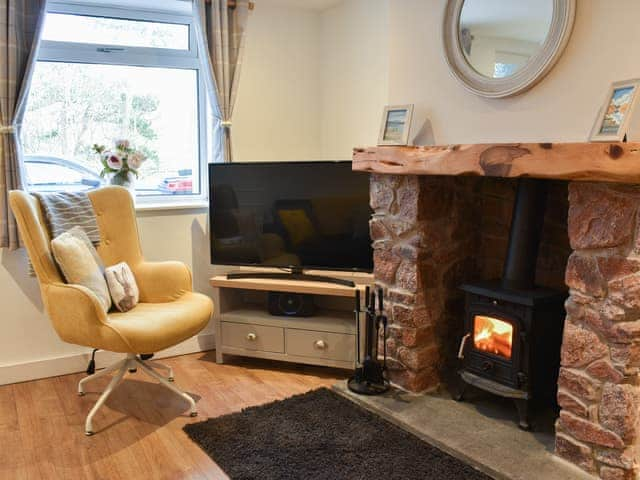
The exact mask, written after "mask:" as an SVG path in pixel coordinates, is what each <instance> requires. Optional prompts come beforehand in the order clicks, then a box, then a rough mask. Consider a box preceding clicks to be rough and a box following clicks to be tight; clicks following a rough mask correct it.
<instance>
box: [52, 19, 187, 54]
mask: <svg viewBox="0 0 640 480" xmlns="http://www.w3.org/2000/svg"><path fill="white" fill-rule="evenodd" d="M42 39H43V40H50V41H56V42H74V43H89V44H98V45H119V46H128V47H151V48H169V49H174V50H188V49H189V26H188V25H181V24H174V23H158V22H146V21H140V20H125V19H120V18H102V17H91V16H84V15H70V14H63V13H48V14H47V16H46V19H45V22H44V28H43V31H42Z"/></svg>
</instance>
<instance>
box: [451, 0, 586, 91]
mask: <svg viewBox="0 0 640 480" xmlns="http://www.w3.org/2000/svg"><path fill="white" fill-rule="evenodd" d="M464 2H465V0H448V1H447V6H446V8H445V12H444V20H443V28H442V41H443V45H444V54H445V58H446V60H447V64H448V65H449V68H450V70H451V73H452V74H453V76H454V77H456V78H457V79H458V80H459V81H460V82H461V83H462V85H463V86H464V87H465V88H466V89H467V90H469V91H471V92H473V93H475V94H476V95H480V96H482V97H487V98H504V97H510V96H513V95H517V94H519V93H522V92H524V91H526V90H528V89H530V88H531V87H533V86H534V85H535V84H536V83H538V82H539V81H540V80H542V79H543V78H544V77H545V75H547V73H549V71H550V70H551V68H552V67H553V66H554V65H555V63H556V62H557V61H558V59H559V58H560V56H561V55H562V52H563V51H564V48H565V47H566V45H567V42H568V41H569V37H570V36H571V30H572V29H573V22H574V19H575V13H576V0H553V17H552V19H551V25H550V26H549V33H548V34H547V38H546V39H545V41H544V43H543V44H542V46H541V47H540V50H539V51H538V53H536V54H535V55H534V56H533V57H532V58H531V59H530V60H529V61H528V62H527V63H526V64H525V65H524V66H523V67H522V68H521V69H520V70H518V71H517V72H516V73H514V74H513V75H511V76H509V77H505V78H488V77H485V76H484V75H482V74H480V73H478V72H477V71H476V70H475V69H474V68H473V67H472V66H471V65H470V64H469V62H468V61H467V58H466V57H465V55H464V52H463V50H462V45H461V44H460V35H459V31H458V29H459V24H460V14H461V12H462V7H463V6H464Z"/></svg>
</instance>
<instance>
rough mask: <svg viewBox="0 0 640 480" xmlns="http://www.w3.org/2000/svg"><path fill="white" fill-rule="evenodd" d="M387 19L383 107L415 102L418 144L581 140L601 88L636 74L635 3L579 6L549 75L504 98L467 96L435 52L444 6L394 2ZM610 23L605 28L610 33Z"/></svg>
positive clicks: (423, 0)
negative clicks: (386, 95) (386, 98)
mask: <svg viewBox="0 0 640 480" xmlns="http://www.w3.org/2000/svg"><path fill="white" fill-rule="evenodd" d="M392 3H393V8H392V9H391V19H390V39H391V42H390V52H391V53H390V66H389V71H390V78H389V102H390V103H415V104H416V113H417V115H416V116H417V117H418V125H417V127H416V129H415V130H420V129H421V128H422V127H423V123H424V119H425V118H429V119H430V123H431V127H432V132H431V128H430V127H429V125H428V124H427V126H426V127H424V128H423V129H422V132H421V133H420V135H419V137H418V138H417V140H416V143H418V144H421V143H422V144H424V143H432V142H435V143H437V144H450V143H481V142H512V141H532V142H537V141H585V140H586V139H587V138H588V135H589V132H590V130H591V127H592V125H593V123H594V122H595V118H596V115H597V112H598V109H599V108H600V106H601V104H602V103H603V102H604V97H605V95H606V91H607V88H608V86H609V84H610V83H611V82H612V81H614V80H624V79H629V78H635V77H638V76H640V62H639V61H638V45H640V29H638V28H637V22H638V19H639V18H640V2H637V1H634V0H617V1H616V2H615V8H612V2H610V1H607V0H579V1H578V2H577V14H576V22H575V26H574V30H573V34H572V36H571V39H570V41H569V44H568V46H567V48H566V50H565V52H564V54H563V56H562V57H561V58H560V60H559V61H558V63H557V64H556V66H555V67H554V68H553V70H552V71H551V72H550V73H549V75H548V76H547V77H546V78H545V79H544V80H542V82H540V83H539V84H537V85H536V86H535V87H534V88H533V89H531V90H529V91H528V92H525V93H524V94H522V95H519V96H517V97H513V98H508V99H494V100H489V99H484V98H480V97H477V96H475V95H473V94H471V93H468V92H467V91H466V90H465V89H464V88H463V87H462V86H461V85H460V84H459V83H458V82H457V81H456V80H455V79H454V78H453V77H452V76H451V74H450V73H449V69H448V67H447V64H446V62H445V60H444V57H443V54H442V41H441V22H442V11H443V9H444V7H445V4H446V0H394V1H393V2H392ZM612 25H613V27H612Z"/></svg>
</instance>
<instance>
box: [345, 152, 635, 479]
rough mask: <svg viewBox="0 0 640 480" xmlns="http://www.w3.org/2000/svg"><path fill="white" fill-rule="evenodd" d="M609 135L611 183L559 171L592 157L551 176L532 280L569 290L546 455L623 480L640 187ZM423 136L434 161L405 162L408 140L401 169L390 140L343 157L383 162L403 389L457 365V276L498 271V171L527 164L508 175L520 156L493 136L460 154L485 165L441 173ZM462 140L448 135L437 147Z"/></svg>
mask: <svg viewBox="0 0 640 480" xmlns="http://www.w3.org/2000/svg"><path fill="white" fill-rule="evenodd" d="M585 145H589V146H591V145H593V144H585ZM616 145H617V144H612V145H610V148H609V149H607V150H606V152H605V151H604V150H603V152H604V157H605V159H606V161H611V159H614V157H617V158H615V159H614V160H618V159H621V160H620V161H617V162H616V165H615V169H617V170H616V178H615V182H616V183H611V182H609V183H607V182H599V181H596V182H585V181H569V182H567V181H566V180H568V179H569V180H570V179H571V178H579V179H588V180H598V179H599V178H601V177H602V178H603V179H605V180H611V178H610V176H608V175H607V174H606V172H605V173H598V172H596V173H594V169H593V168H591V169H589V168H585V169H584V170H585V171H586V170H588V174H577V175H576V176H572V175H573V174H566V173H560V174H557V175H555V177H557V178H558V179H559V180H558V181H556V180H554V181H552V182H551V188H550V194H549V201H548V204H547V215H546V217H545V227H544V231H543V239H542V244H541V249H540V257H539V260H538V265H537V272H536V273H537V274H536V277H537V282H538V283H539V284H541V285H545V286H551V287H555V288H564V289H566V288H567V287H568V288H569V296H568V299H567V302H566V305H565V307H566V311H567V316H566V320H565V328H564V336H563V343H562V349H561V368H560V376H559V380H558V387H559V391H558V403H559V405H560V406H561V412H560V416H559V418H558V420H557V422H556V454H557V455H558V456H560V457H562V458H564V459H566V460H568V461H570V462H571V463H573V464H575V465H577V466H579V467H580V468H582V469H583V470H586V471H587V472H589V473H592V474H594V475H599V476H600V478H602V479H605V480H614V479H615V480H618V479H620V480H630V479H637V478H638V475H639V474H640V465H639V460H640V458H639V455H640V453H639V451H638V430H639V418H638V417H639V410H640V382H639V381H638V379H639V373H640V235H638V229H639V228H640V222H639V221H638V216H639V215H640V185H638V184H629V182H636V183H640V179H639V178H638V177H637V171H636V170H637V169H638V167H637V166H635V165H633V166H630V167H629V168H628V169H627V171H628V172H629V178H625V177H624V175H623V174H624V172H625V168H624V165H621V163H627V162H629V163H630V162H632V161H635V162H637V160H636V159H635V158H629V155H628V153H629V152H630V150H631V147H627V148H626V149H623V152H622V153H620V152H617V150H616V148H615V147H616ZM434 148H438V149H439V150H438V158H437V159H436V161H437V162H439V163H438V168H437V169H433V168H431V167H432V166H433V164H432V163H429V162H431V158H429V155H431V154H432V153H433V151H431V150H428V149H427V150H424V148H423V149H422V150H423V151H424V152H425V153H424V155H425V156H426V157H427V160H426V161H425V162H424V163H421V164H420V163H419V164H417V165H418V166H417V167H416V155H417V157H418V158H419V156H420V152H417V153H416V150H412V149H406V153H407V157H409V156H410V157H411V158H410V159H409V160H410V163H407V165H410V168H408V170H412V171H411V172H410V173H413V174H410V175H399V174H397V173H401V172H398V170H399V169H401V168H402V166H403V161H404V158H403V153H402V152H400V153H399V152H398V149H389V150H387V151H388V152H389V153H390V155H388V156H386V157H385V156H384V153H385V149H384V148H378V149H374V150H375V158H374V159H373V160H372V157H371V150H369V151H364V150H356V153H355V155H354V169H358V170H365V171H371V172H380V171H382V172H386V170H388V169H389V165H391V167H392V169H393V170H394V173H393V174H387V173H373V174H372V176H371V207H372V208H373V210H374V215H373V218H372V220H371V224H370V230H371V236H372V240H373V242H374V244H373V246H374V265H375V268H374V273H375V279H376V282H377V283H378V284H380V285H381V286H383V288H384V291H385V296H386V299H387V304H388V305H389V309H390V313H391V315H390V317H391V328H390V338H389V340H388V345H387V346H388V349H389V353H390V357H391V360H390V362H389V365H390V377H391V380H392V381H393V382H394V383H395V384H396V385H398V386H400V387H402V388H404V389H407V390H410V391H414V392H420V391H426V390H431V389H435V388H436V387H438V385H439V384H440V382H441V380H442V379H443V377H444V376H446V375H447V374H451V372H452V371H453V369H454V368H455V363H454V362H455V360H454V355H455V351H456V347H457V344H458V342H459V340H460V337H461V333H462V326H463V314H462V311H463V305H462V296H461V294H460V292H459V290H458V286H459V285H460V284H461V283H463V282H466V281H472V280H483V279H491V278H498V277H500V274H501V268H502V261H503V259H504V252H506V246H507V240H508V226H509V221H510V211H511V207H512V200H513V194H514V191H515V185H516V180H515V179H513V178H509V177H517V176H520V175H527V172H526V171H524V173H523V172H518V173H516V174H514V173H513V171H514V168H513V166H514V164H515V161H516V160H517V161H518V162H519V163H518V165H519V168H520V169H522V165H524V164H523V162H522V157H523V156H524V157H526V156H527V155H529V153H525V154H521V152H520V151H518V152H517V155H515V156H514V155H513V154H512V152H513V148H514V147H513V145H510V146H508V147H505V148H507V149H508V150H506V152H507V153H505V150H500V149H499V147H495V146H494V147H491V148H498V150H497V152H498V155H492V156H491V158H489V161H488V162H487V157H486V156H485V157H484V158H483V157H482V155H480V156H478V157H477V158H476V156H475V155H471V156H470V157H469V158H471V159H472V160H473V161H474V162H475V164H474V165H480V168H481V169H482V171H481V172H480V173H478V172H477V171H471V172H469V171H463V172H462V173H467V174H468V173H473V174H474V175H476V176H474V177H470V176H442V174H445V175H446V174H448V173H449V172H447V171H446V170H443V169H442V158H441V153H442V147H434ZM487 148H488V147H487ZM517 148H518V149H520V150H522V149H525V150H526V149H527V147H526V146H518V147H517ZM543 148H544V149H545V150H546V149H550V148H552V147H551V146H548V147H543ZM461 151H464V148H463V149H460V148H459V147H448V148H447V150H446V155H447V156H451V158H453V157H455V155H456V152H461ZM482 151H484V152H486V148H484V149H483V150H482ZM530 151H531V152H533V153H535V151H534V149H530ZM509 152H511V153H509ZM616 152H617V153H616ZM618 154H619V155H618ZM363 155H365V159H364V160H363ZM530 156H532V157H534V156H535V155H534V154H531V155H530ZM359 160H360V163H358V161H359ZM530 161H531V162H535V161H536V159H535V158H531V159H530ZM623 161H624V162H623ZM376 162H380V163H379V164H376ZM483 162H484V164H483ZM454 163H455V162H454ZM602 163H603V162H599V165H602ZM377 165H379V166H380V168H378V167H377ZM487 165H490V168H491V170H490V171H487V170H488V167H487ZM496 165H497V166H498V168H497V169H496ZM537 165H540V163H537ZM507 166H508V167H509V168H506V167H507ZM474 168H475V167H474ZM572 168H573V167H572ZM421 170H424V173H423V172H422V171H421ZM432 170H435V171H436V172H437V173H438V174H440V175H439V176H435V175H432ZM463 170H464V169H463ZM632 170H633V171H632ZM610 171H612V170H610ZM620 172H623V174H622V175H621V173H620ZM459 173H460V172H454V173H452V174H451V175H458V174H459ZM478 175H482V176H480V177H479V176H478ZM485 175H492V176H494V177H496V176H497V177H503V178H492V177H490V176H485ZM532 176H543V175H535V174H532ZM544 176H547V177H549V176H548V175H544ZM551 178H554V176H551ZM618 182H625V183H618ZM565 283H566V286H565V285H564V284H565Z"/></svg>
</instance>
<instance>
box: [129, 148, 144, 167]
mask: <svg viewBox="0 0 640 480" xmlns="http://www.w3.org/2000/svg"><path fill="white" fill-rule="evenodd" d="M146 159H147V157H145V156H144V154H142V153H140V152H133V153H132V154H131V155H129V158H128V162H129V166H130V167H131V168H133V169H135V170H137V169H139V168H140V167H141V166H142V164H143V163H144V161H145V160H146Z"/></svg>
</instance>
